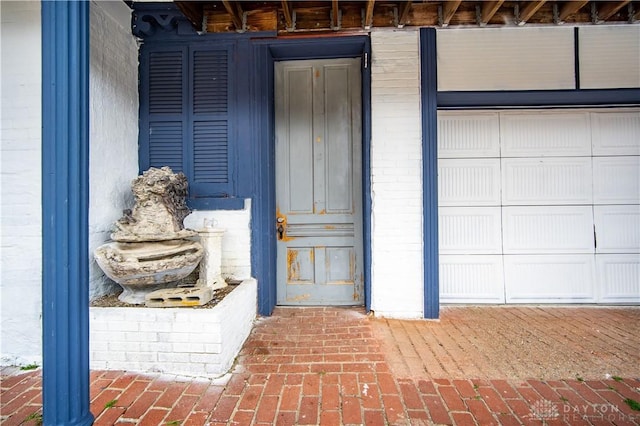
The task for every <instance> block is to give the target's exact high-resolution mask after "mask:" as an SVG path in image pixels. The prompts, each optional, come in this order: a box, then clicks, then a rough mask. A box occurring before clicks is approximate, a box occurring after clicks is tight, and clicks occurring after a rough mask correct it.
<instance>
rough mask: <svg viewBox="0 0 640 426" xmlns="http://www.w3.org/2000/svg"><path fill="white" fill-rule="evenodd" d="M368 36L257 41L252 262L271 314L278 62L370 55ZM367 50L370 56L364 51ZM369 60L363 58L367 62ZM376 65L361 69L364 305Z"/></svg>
mask: <svg viewBox="0 0 640 426" xmlns="http://www.w3.org/2000/svg"><path fill="white" fill-rule="evenodd" d="M370 51H371V45H370V40H369V37H367V36H354V37H341V38H312V39H295V40H275V39H267V40H255V41H253V42H252V52H251V53H252V56H253V61H252V62H253V63H254V64H255V67H254V70H253V78H252V79H251V81H252V85H251V90H252V96H251V99H252V100H253V107H252V114H251V116H252V124H253V126H252V128H253V134H252V140H253V141H254V150H253V152H254V155H255V157H254V158H253V167H254V170H255V173H254V199H253V202H252V212H251V217H252V222H253V226H252V234H251V238H252V241H251V259H252V260H251V262H252V265H251V266H252V271H253V273H254V276H256V277H258V282H259V286H258V311H259V313H260V314H261V315H271V313H272V311H273V308H274V307H275V304H276V259H275V253H276V235H275V225H274V224H275V216H276V206H275V130H274V119H275V118H274V117H275V113H274V88H273V85H274V82H273V64H274V62H275V61H278V60H295V59H321V58H325V59H329V58H348V57H357V56H361V55H363V56H366V57H367V60H368V58H369V57H370V56H371V54H370ZM365 53H366V55H364V54H365ZM363 63H364V61H363ZM370 70H371V67H370V66H369V64H367V66H366V68H364V69H363V70H362V71H363V72H362V96H363V99H362V101H363V102H362V105H363V114H362V116H363V123H362V124H363V125H362V138H363V146H362V156H363V165H362V174H363V197H364V200H363V215H364V217H363V227H364V230H363V235H364V241H363V245H364V247H363V249H364V275H365V276H364V287H365V288H364V292H365V307H366V309H367V310H369V309H370V303H371V280H370V271H371V242H370V241H371V228H370V226H371V220H370V216H371V195H370V194H371V186H370V180H369V175H370V170H369V156H370V150H371V145H370V141H371V100H370V92H371V74H370Z"/></svg>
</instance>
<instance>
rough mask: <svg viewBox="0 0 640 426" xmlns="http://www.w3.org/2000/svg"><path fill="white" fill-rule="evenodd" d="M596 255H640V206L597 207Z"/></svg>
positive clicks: (595, 214)
mask: <svg viewBox="0 0 640 426" xmlns="http://www.w3.org/2000/svg"><path fill="white" fill-rule="evenodd" d="M593 211H594V219H595V229H596V241H597V247H596V253H640V205H635V206H595V207H594V208H593Z"/></svg>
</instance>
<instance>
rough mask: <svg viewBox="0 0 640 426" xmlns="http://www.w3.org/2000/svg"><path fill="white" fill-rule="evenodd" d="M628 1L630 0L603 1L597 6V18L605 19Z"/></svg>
mask: <svg viewBox="0 0 640 426" xmlns="http://www.w3.org/2000/svg"><path fill="white" fill-rule="evenodd" d="M629 3H631V0H627V1H618V2H609V3H604V4H603V5H602V6H601V7H600V8H598V19H599V20H602V21H606V20H607V19H609V18H611V17H612V16H613V15H615V14H616V13H618V12H619V11H620V9H622V8H623V7H625V6H626V5H628V4H629ZM596 5H597V3H596Z"/></svg>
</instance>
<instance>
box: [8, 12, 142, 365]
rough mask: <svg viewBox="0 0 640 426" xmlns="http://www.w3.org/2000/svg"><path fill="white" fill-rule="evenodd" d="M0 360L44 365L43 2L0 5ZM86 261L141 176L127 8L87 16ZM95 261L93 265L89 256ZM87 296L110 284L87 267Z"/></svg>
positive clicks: (135, 61)
mask: <svg viewBox="0 0 640 426" xmlns="http://www.w3.org/2000/svg"><path fill="white" fill-rule="evenodd" d="M0 8H1V15H2V95H1V98H2V118H1V130H2V146H1V150H0V153H1V155H2V157H1V160H0V161H1V166H2V167H1V172H0V178H1V189H2V197H1V205H2V210H1V221H0V222H1V234H0V235H1V238H2V243H1V250H2V256H1V259H2V260H1V270H0V273H1V274H0V275H1V280H0V289H1V291H2V292H1V296H2V297H1V301H0V303H1V319H2V327H1V328H2V334H1V341H2V347H1V351H2V352H1V354H0V363H2V364H3V365H6V364H25V363H32V362H35V363H38V364H41V359H42V355H41V351H42V342H41V335H42V328H41V322H40V317H41V313H42V297H41V293H42V270H41V264H42V249H41V246H42V241H41V240H42V232H41V228H42V223H41V216H42V210H41V160H40V157H41V131H42V130H41V129H42V117H41V109H42V102H41V81H42V75H41V68H42V62H41V30H40V28H41V26H40V2H38V1H25V2H1V3H0ZM90 14H91V15H90V18H91V40H90V51H91V53H90V55H91V56H90V81H89V84H90V138H91V139H90V176H91V186H90V212H89V245H90V249H91V251H92V250H93V249H94V248H95V247H96V246H98V245H99V244H102V242H104V241H105V240H106V239H107V238H108V234H109V230H110V227H111V224H112V223H113V221H114V220H116V219H117V218H119V217H120V215H121V214H122V209H123V208H125V207H127V206H129V205H130V204H131V203H130V201H129V200H128V199H127V197H128V195H127V194H128V187H129V182H130V181H131V180H132V179H133V178H134V177H135V176H136V175H137V163H138V158H137V155H138V154H137V152H138V148H137V144H138V128H137V122H138V89H137V84H138V83H137V79H138V68H137V67H138V54H137V45H136V41H135V39H134V38H133V36H132V35H131V31H130V29H129V26H130V21H129V19H130V15H129V14H130V11H129V9H128V8H127V6H126V5H125V4H124V3H123V2H96V1H94V2H92V3H91V7H90ZM91 259H92V256H91ZM90 281H91V284H90V292H91V295H92V296H94V297H95V296H97V295H100V294H102V293H103V292H105V290H106V289H107V288H108V285H106V283H107V281H106V280H105V279H104V278H103V277H102V274H101V273H99V269H98V268H97V266H96V265H95V263H94V262H93V261H92V266H91V270H90Z"/></svg>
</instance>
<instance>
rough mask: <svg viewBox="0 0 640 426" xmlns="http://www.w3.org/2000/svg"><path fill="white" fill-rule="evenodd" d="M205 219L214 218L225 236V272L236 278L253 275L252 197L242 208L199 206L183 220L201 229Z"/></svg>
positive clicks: (223, 261) (223, 251)
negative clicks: (199, 207)
mask: <svg viewBox="0 0 640 426" xmlns="http://www.w3.org/2000/svg"><path fill="white" fill-rule="evenodd" d="M204 219H214V220H215V221H216V227H217V228H223V229H225V233H224V235H223V236H222V276H223V277H225V278H227V277H232V278H235V279H239V280H242V279H246V278H249V277H251V200H249V199H247V200H245V205H244V209H243V210H197V211H194V212H192V213H191V214H190V215H189V216H187V217H186V218H185V220H184V225H185V226H186V227H187V228H191V229H196V230H197V229H201V228H202V227H203V224H204Z"/></svg>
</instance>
